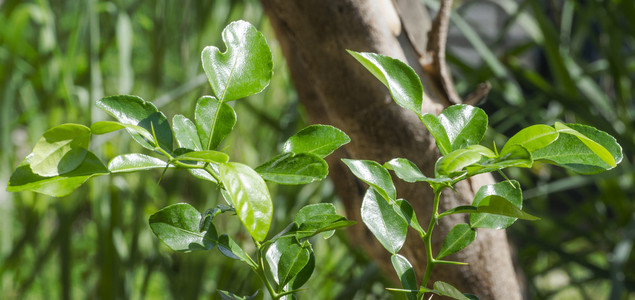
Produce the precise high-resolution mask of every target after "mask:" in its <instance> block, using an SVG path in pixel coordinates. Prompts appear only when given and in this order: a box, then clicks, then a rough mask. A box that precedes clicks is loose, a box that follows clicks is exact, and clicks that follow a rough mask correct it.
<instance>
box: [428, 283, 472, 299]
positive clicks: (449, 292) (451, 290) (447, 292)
mask: <svg viewBox="0 0 635 300" xmlns="http://www.w3.org/2000/svg"><path fill="white" fill-rule="evenodd" d="M434 289H435V290H436V291H437V292H438V293H439V295H441V296H446V297H450V298H452V299H458V300H470V299H469V298H468V297H466V296H465V295H463V293H461V292H460V291H459V290H457V289H456V288H455V287H453V286H452V285H451V284H449V283H445V282H443V281H437V282H435V283H434Z"/></svg>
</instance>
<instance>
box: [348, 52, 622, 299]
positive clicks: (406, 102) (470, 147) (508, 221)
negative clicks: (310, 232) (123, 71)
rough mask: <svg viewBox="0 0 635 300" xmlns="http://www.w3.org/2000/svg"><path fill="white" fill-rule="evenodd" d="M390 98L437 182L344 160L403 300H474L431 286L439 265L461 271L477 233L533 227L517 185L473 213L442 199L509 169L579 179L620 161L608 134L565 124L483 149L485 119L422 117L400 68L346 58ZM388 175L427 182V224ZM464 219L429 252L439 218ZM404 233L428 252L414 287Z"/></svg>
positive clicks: (457, 112)
mask: <svg viewBox="0 0 635 300" xmlns="http://www.w3.org/2000/svg"><path fill="white" fill-rule="evenodd" d="M349 53H350V54H351V55H352V56H353V57H354V58H355V59H356V60H357V61H359V62H360V63H361V64H362V65H363V66H364V67H365V68H366V69H367V70H368V71H370V73H372V74H373V75H374V76H375V77H376V78H377V79H379V81H381V82H382V83H383V84H384V85H385V86H386V87H387V88H388V89H389V91H390V93H391V95H392V98H393V100H394V101H395V102H396V103H397V104H398V105H399V106H401V107H403V108H406V109H408V110H410V111H412V112H414V113H415V114H417V116H418V117H419V119H420V120H421V122H422V123H423V125H425V127H426V128H427V129H428V131H429V132H430V134H431V135H432V136H433V137H434V139H435V141H436V146H437V148H438V150H439V152H440V153H441V157H440V158H439V159H438V160H437V161H436V164H435V167H434V174H431V176H427V175H425V174H423V173H422V172H421V171H420V169H419V168H418V167H417V166H416V165H415V164H414V163H413V162H411V161H409V160H408V159H406V158H394V159H392V160H390V161H388V162H385V163H384V164H383V165H382V164H380V163H378V162H375V161H370V160H353V159H344V160H343V161H344V163H345V164H346V165H347V166H348V167H349V169H350V170H351V171H352V172H353V174H354V175H355V176H357V177H358V178H359V179H361V180H362V181H364V182H365V183H367V184H368V185H369V188H368V190H367V191H366V194H365V196H364V199H363V202H362V207H361V215H362V221H363V222H364V224H365V225H366V226H367V227H368V229H369V230H370V231H371V232H372V233H373V235H374V236H375V238H376V239H377V240H378V241H379V242H380V243H381V244H382V245H383V246H384V248H385V249H386V250H387V251H388V252H390V253H391V254H392V257H391V260H392V265H393V267H394V269H395V271H396V273H397V275H398V277H399V279H400V281H401V284H402V288H400V289H391V290H394V291H396V292H401V293H405V294H406V295H407V297H408V299H422V298H423V297H424V295H425V294H427V293H432V294H436V295H441V296H447V297H450V298H454V299H463V300H465V299H477V297H476V296H474V295H471V294H463V293H462V292H460V291H459V290H457V289H456V288H455V287H453V286H452V285H450V284H449V283H446V282H442V281H436V282H434V283H433V284H431V283H430V282H429V281H430V275H431V273H432V270H433V269H434V268H435V267H436V266H438V265H465V263H462V262H457V261H452V260H447V258H446V257H447V256H449V255H451V254H453V253H456V252H458V251H460V250H462V249H464V248H465V247H467V246H468V245H469V244H470V243H472V242H473V241H474V240H475V239H476V235H477V232H476V230H475V229H476V228H490V229H504V228H507V227H509V226H510V225H512V224H513V223H514V222H515V221H516V220H517V219H523V220H537V219H538V218H537V217H535V216H532V215H530V214H528V213H526V212H524V211H523V210H522V202H523V199H522V190H521V187H520V184H519V183H518V182H517V181H515V180H509V179H507V180H506V181H505V182H500V183H496V184H491V185H485V186H482V187H481V188H480V189H479V190H478V191H477V192H476V194H475V196H474V200H473V202H472V204H471V205H465V206H457V207H454V208H451V209H449V210H446V211H439V203H440V202H441V201H443V200H442V199H441V192H442V191H444V190H445V189H452V190H453V189H454V186H455V185H456V184H457V183H459V182H461V181H463V180H465V179H468V178H470V177H472V176H474V175H477V174H482V173H489V172H500V174H501V175H503V177H505V178H507V177H506V176H505V175H504V173H502V170H503V169H505V168H510V167H518V168H530V167H532V166H533V164H534V163H535V162H542V163H547V164H554V165H558V166H561V167H564V168H566V169H569V170H571V171H573V172H576V173H581V174H595V173H600V172H603V171H606V170H609V169H612V168H614V167H615V166H616V165H617V164H618V163H620V161H621V160H622V148H621V147H620V145H619V144H618V143H617V141H616V140H615V139H614V138H613V137H612V136H610V135H609V134H607V133H605V132H603V131H600V130H597V129H595V128H593V127H590V126H585V125H580V124H563V123H559V122H556V123H555V124H554V125H553V126H547V125H533V126H530V127H527V128H524V129H522V130H520V131H519V132H518V133H516V134H515V135H514V136H512V137H511V138H509V140H507V142H506V143H505V145H504V146H503V147H502V149H500V150H499V149H498V148H497V147H496V145H495V144H494V147H493V149H490V148H488V147H485V146H483V145H480V144H479V143H480V142H481V140H482V139H483V137H484V135H485V132H486V130H487V123H488V117H487V114H486V113H485V112H484V111H483V110H481V109H479V108H477V107H474V106H470V105H453V106H450V107H448V108H446V109H445V110H443V112H441V114H440V115H438V116H435V115H432V114H429V113H426V114H422V113H421V105H422V99H423V87H422V85H421V81H420V79H419V77H418V76H417V75H416V73H415V72H414V70H412V69H411V68H410V67H409V66H408V65H406V64H405V63H403V62H401V61H399V60H397V59H394V58H391V57H387V56H383V55H380V54H375V53H360V52H354V51H349ZM389 170H390V171H392V172H394V174H395V175H396V176H397V177H398V178H400V179H402V180H404V181H406V182H411V183H417V182H425V183H426V184H428V185H429V186H430V187H431V188H432V191H433V194H434V201H433V203H432V210H431V213H432V215H431V218H430V222H429V224H428V225H427V227H422V226H421V225H420V224H419V222H418V219H417V216H416V213H415V210H414V209H413V207H412V205H410V203H409V202H408V201H407V200H405V199H399V198H398V197H397V192H396V189H395V185H394V183H393V181H392V178H391V175H390V172H389ZM452 214H468V215H469V223H461V224H457V225H455V226H454V227H453V228H452V229H451V230H450V231H449V232H448V234H447V236H446V237H445V239H444V242H443V244H442V246H441V249H432V243H431V240H432V234H433V232H434V229H435V226H436V225H438V223H439V222H441V221H442V219H443V217H446V216H448V215H452ZM408 228H412V229H413V230H415V231H416V232H417V233H418V235H419V237H420V238H421V239H422V240H423V242H424V244H425V251H426V257H427V264H426V269H425V274H423V278H422V279H421V281H420V283H419V284H418V281H417V278H416V276H415V272H414V269H413V268H412V265H411V264H410V262H409V261H408V259H407V258H405V257H404V256H402V255H400V254H399V253H398V252H399V250H400V249H401V247H402V246H403V244H404V242H405V241H406V233H407V231H408Z"/></svg>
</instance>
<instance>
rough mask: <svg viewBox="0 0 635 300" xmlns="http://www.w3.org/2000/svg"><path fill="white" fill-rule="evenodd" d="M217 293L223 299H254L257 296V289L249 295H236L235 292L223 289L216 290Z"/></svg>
mask: <svg viewBox="0 0 635 300" xmlns="http://www.w3.org/2000/svg"><path fill="white" fill-rule="evenodd" d="M218 294H220V297H221V298H222V299H223V300H253V299H256V296H258V291H256V292H255V293H254V294H253V295H251V296H238V295H236V294H233V293H231V292H228V291H223V290H218Z"/></svg>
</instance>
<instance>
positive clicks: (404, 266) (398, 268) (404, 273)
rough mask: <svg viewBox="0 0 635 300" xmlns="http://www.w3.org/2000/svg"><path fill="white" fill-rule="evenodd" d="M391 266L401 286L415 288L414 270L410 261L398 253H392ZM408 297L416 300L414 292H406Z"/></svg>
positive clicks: (408, 288)
mask: <svg viewBox="0 0 635 300" xmlns="http://www.w3.org/2000/svg"><path fill="white" fill-rule="evenodd" d="M390 261H391V262H392V266H393V268H395V272H397V277H399V281H400V282H401V286H403V288H404V289H407V290H414V291H416V290H417V278H416V277H415V270H414V269H413V268H412V265H411V264H410V262H409V261H408V260H407V259H406V258H405V257H403V256H401V255H399V254H393V255H392V256H391V257H390ZM407 297H408V299H409V300H410V299H412V300H416V299H417V296H416V294H412V293H410V294H407Z"/></svg>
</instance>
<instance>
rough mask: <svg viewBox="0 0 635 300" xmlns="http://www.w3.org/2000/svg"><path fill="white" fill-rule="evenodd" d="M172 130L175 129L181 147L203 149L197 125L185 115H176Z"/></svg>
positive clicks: (173, 119) (177, 141) (175, 135)
mask: <svg viewBox="0 0 635 300" xmlns="http://www.w3.org/2000/svg"><path fill="white" fill-rule="evenodd" d="M172 130H174V137H175V139H176V143H177V145H179V147H181V148H185V149H190V150H195V151H199V150H203V146H201V140H200V139H199V137H198V133H197V131H196V126H195V125H194V123H193V122H192V121H191V120H190V119H188V118H186V117H185V116H183V115H174V118H172Z"/></svg>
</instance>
